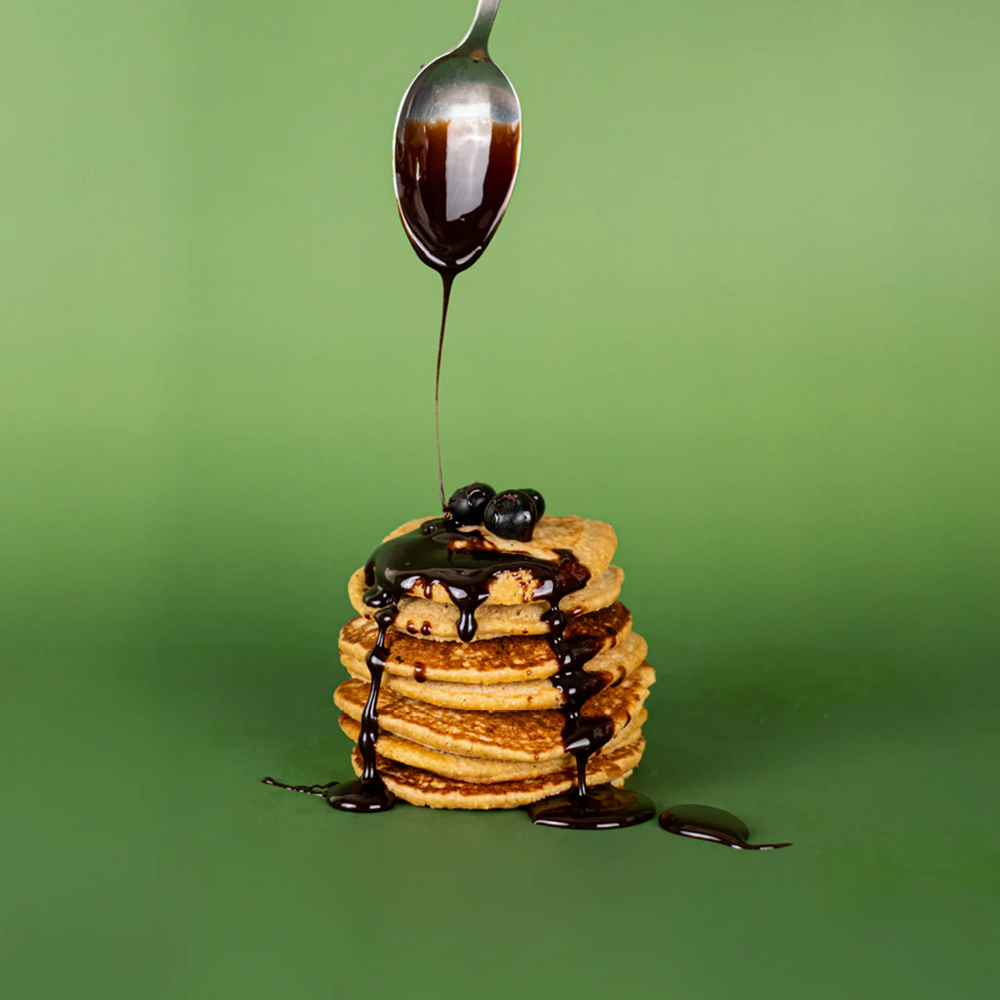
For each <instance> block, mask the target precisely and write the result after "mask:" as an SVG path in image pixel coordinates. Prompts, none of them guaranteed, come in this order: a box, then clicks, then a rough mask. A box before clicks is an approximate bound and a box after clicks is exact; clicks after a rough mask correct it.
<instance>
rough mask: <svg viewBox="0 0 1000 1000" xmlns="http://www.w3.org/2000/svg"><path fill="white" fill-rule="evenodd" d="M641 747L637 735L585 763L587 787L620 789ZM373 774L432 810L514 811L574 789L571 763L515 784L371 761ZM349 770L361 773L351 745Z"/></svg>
mask: <svg viewBox="0 0 1000 1000" xmlns="http://www.w3.org/2000/svg"><path fill="white" fill-rule="evenodd" d="M645 748H646V743H645V740H643V738H642V737H641V736H639V737H638V738H636V739H635V740H632V741H631V742H628V743H624V744H622V745H621V746H617V747H615V748H614V749H613V750H610V751H609V752H607V753H603V752H602V753H597V754H594V756H593V757H591V759H590V760H589V761H587V780H588V782H589V783H590V784H592V785H601V784H606V783H608V782H610V783H611V784H613V785H621V784H622V783H623V782H624V780H625V779H626V778H628V776H629V775H630V774H631V773H632V769H633V768H634V767H636V765H637V764H638V763H639V760H640V759H641V757H642V754H643V751H644V750H645ZM376 763H377V766H378V772H379V774H380V775H381V776H382V779H383V780H384V781H385V783H386V785H387V786H388V788H389V790H390V791H392V792H393V793H394V794H395V795H396V796H398V797H399V798H400V799H402V800H403V801H404V802H409V803H411V804H412V805H415V806H430V807H431V808H432V809H516V808H518V806H526V805H528V804H530V803H532V802H538V801H539V800H540V799H547V798H548V797H549V796H550V795H558V794H560V793H561V792H567V791H569V790H570V789H571V788H573V787H574V786H575V785H576V762H575V761H574V763H573V767H572V768H567V769H565V770H562V771H557V772H555V773H553V774H545V775H542V776H540V777H537V778H525V779H522V780H520V781H502V782H493V783H486V784H481V783H474V782H469V781H455V780H454V779H453V778H442V777H441V776H440V775H437V774H431V772H430V771H422V770H420V769H419V768H416V767H408V766H407V765H406V764H397V763H396V762H395V761H391V760H387V759H386V758H385V757H377V758H376ZM351 764H352V766H353V767H354V772H355V774H357V775H359V776H360V775H361V770H362V765H361V754H360V752H359V751H358V749H357V747H355V749H354V752H353V753H352V754H351Z"/></svg>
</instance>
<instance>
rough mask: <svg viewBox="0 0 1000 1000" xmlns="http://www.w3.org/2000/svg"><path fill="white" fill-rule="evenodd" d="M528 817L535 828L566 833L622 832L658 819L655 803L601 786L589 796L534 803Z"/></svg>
mask: <svg viewBox="0 0 1000 1000" xmlns="http://www.w3.org/2000/svg"><path fill="white" fill-rule="evenodd" d="M528 815H529V816H530V817H531V822H532V823H534V824H535V825H536V826H555V827H559V828H560V829H563V830H621V829H622V828H623V827H626V826H638V824H639V823H645V822H646V821H647V820H651V819H652V818H653V817H654V816H655V815H656V806H655V805H654V804H653V801H652V799H649V798H647V797H646V796H645V795H641V794H640V793H639V792H633V791H630V790H629V789H627V788H615V786H614V785H598V787H597V788H591V789H589V790H588V791H587V793H586V795H584V796H582V797H581V796H580V795H579V794H578V792H564V793H563V794H562V795H553V796H552V797H551V798H548V799H542V801H541V802H532V804H531V805H530V806H528Z"/></svg>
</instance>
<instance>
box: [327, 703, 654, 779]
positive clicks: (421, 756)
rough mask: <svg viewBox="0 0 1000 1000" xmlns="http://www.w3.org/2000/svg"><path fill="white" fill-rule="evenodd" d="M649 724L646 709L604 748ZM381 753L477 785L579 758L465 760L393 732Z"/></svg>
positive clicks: (346, 726)
mask: <svg viewBox="0 0 1000 1000" xmlns="http://www.w3.org/2000/svg"><path fill="white" fill-rule="evenodd" d="M337 721H338V722H339V723H340V728H341V729H342V730H343V731H344V733H345V734H346V735H347V736H349V737H350V738H351V739H352V740H353V741H354V742H355V743H357V742H358V737H359V735H360V733H361V726H360V725H358V723H357V722H355V721H354V719H352V718H351V717H350V716H349V715H341V716H340V718H339V719H338V720H337ZM645 721H646V711H645V709H642V710H640V711H639V712H638V714H636V715H635V716H634V717H633V718H632V720H631V721H630V722H629V723H628V725H626V726H625V728H624V729H622V730H621V731H620V732H618V733H616V734H615V736H614V737H612V739H610V740H609V741H608V742H607V743H606V744H605V745H604V746H603V747H602V748H601V749H602V751H603V752H605V753H610V751H612V750H614V749H615V747H617V746H620V745H621V744H622V743H630V742H632V740H634V739H635V738H636V737H637V736H638V735H639V734H640V733H641V731H642V724H643V723H644V722H645ZM376 749H377V750H378V752H379V753H380V754H381V755H382V756H383V757H385V758H387V759H388V760H393V761H395V762H396V763H397V764H407V765H409V766H410V767H418V768H420V769H421V770H422V771H430V772H431V773H433V774H437V775H440V776H441V777H442V778H454V779H455V780H456V781H471V782H473V783H476V784H490V783H492V782H497V781H520V780H522V779H524V778H539V777H541V776H542V775H545V774H554V773H555V772H556V771H564V770H566V768H569V767H573V766H575V761H576V758H575V757H573V756H572V755H571V754H565V753H564V754H563V756H561V757H554V758H552V759H551V760H539V761H511V760H486V759H484V758H482V757H463V756H462V755H461V754H455V753H446V752H444V751H443V750H434V749H432V748H431V747H425V746H422V745H421V744H420V743H413V742H411V741H410V740H402V739H400V738H399V737H398V736H393V735H391V734H390V733H385V732H382V733H379V738H378V743H377V744H376Z"/></svg>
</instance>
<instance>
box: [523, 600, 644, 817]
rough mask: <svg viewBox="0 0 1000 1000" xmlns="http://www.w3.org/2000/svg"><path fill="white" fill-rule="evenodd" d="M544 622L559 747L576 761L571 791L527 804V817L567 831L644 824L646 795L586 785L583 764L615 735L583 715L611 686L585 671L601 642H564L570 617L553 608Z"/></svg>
mask: <svg viewBox="0 0 1000 1000" xmlns="http://www.w3.org/2000/svg"><path fill="white" fill-rule="evenodd" d="M543 617H544V620H545V621H546V622H548V624H549V628H550V629H551V632H550V634H549V643H550V645H551V646H552V651H553V652H554V653H555V654H556V658H557V659H558V661H559V672H558V673H556V674H554V675H553V677H552V678H551V682H552V685H553V687H555V688H556V689H557V690H558V691H559V692H560V693H561V694H562V696H563V701H564V702H565V705H564V707H563V714H564V715H565V717H566V722H565V724H564V726H563V745H564V746H565V747H566V751H567V752H568V753H571V754H572V755H573V756H574V757H575V758H576V790H575V792H571V793H568V794H566V793H564V794H562V795H554V796H552V797H550V798H548V799H543V800H542V801H541V802H535V803H532V805H530V806H529V807H528V815H529V816H530V817H531V821H532V822H533V823H535V824H537V825H539V826H556V827H561V828H563V829H569V830H614V829H620V828H622V827H626V826H635V825H637V824H639V823H645V822H646V821H647V820H650V819H652V818H653V817H654V816H655V815H656V807H655V806H654V805H653V803H652V802H651V801H650V800H649V799H648V798H646V796H645V795H640V794H638V793H637V792H632V791H628V790H626V789H624V788H615V787H614V786H612V785H600V786H598V787H597V788H589V787H588V785H587V761H588V760H589V759H590V758H591V757H592V756H593V755H594V754H595V753H597V751H598V750H600V749H601V747H603V746H604V745H605V744H606V743H607V742H608V741H609V740H610V739H611V737H612V736H613V735H614V723H613V722H612V720H611V719H609V718H607V717H605V716H602V715H586V716H585V715H584V714H583V707H584V705H585V704H586V703H587V702H588V701H589V700H590V699H591V698H593V697H594V696H595V695H596V694H598V693H599V692H601V691H603V690H604V688H606V687H607V686H608V683H609V681H610V677H609V676H608V675H607V674H604V673H601V672H599V671H588V670H586V669H584V667H585V665H586V664H587V663H588V662H589V661H590V660H592V659H593V658H594V657H595V656H596V655H597V653H598V652H600V649H601V643H600V642H599V641H597V640H595V639H593V638H589V637H586V636H581V637H578V638H574V637H568V636H567V635H566V625H567V624H568V622H569V616H568V615H567V614H566V612H565V611H563V610H562V609H561V608H560V607H559V606H558V604H555V605H553V607H552V609H551V610H550V611H547V612H546V613H545V615H544V616H543Z"/></svg>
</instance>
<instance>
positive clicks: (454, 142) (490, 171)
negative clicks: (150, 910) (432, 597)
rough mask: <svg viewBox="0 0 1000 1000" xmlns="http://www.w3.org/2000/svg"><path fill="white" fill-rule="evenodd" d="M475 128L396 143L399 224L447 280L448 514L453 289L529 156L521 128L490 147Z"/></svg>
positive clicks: (437, 125) (449, 127)
mask: <svg viewBox="0 0 1000 1000" xmlns="http://www.w3.org/2000/svg"><path fill="white" fill-rule="evenodd" d="M470 124H474V123H470V122H469V121H468V120H463V121H460V122H457V123H453V122H450V121H408V122H406V124H405V125H404V126H403V128H402V130H401V131H400V132H399V133H398V134H397V136H396V144H395V150H394V154H393V161H394V167H395V173H396V207H397V208H398V209H399V218H400V220H401V221H402V223H403V228H404V229H405V230H406V235H407V236H408V237H409V238H410V243H411V244H412V245H413V249H414V251H416V254H417V256H418V257H419V258H420V259H421V260H422V261H423V262H424V263H425V264H426V265H427V266H428V267H432V268H433V269H434V270H435V271H437V272H438V273H439V274H440V275H441V281H442V285H443V291H444V294H443V297H442V303H441V331H440V334H439V335H438V350H437V367H436V370H435V374H434V434H435V440H436V442H437V463H438V491H439V493H440V496H441V507H442V509H443V508H444V505H445V495H444V474H443V471H442V466H441V420H440V411H441V407H440V393H441V355H442V353H443V351H444V329H445V323H446V321H447V318H448V300H449V298H450V297H451V285H452V282H453V281H454V280H455V275H456V274H458V273H459V272H461V271H464V270H465V269H466V268H468V267H471V266H472V265H473V264H474V263H475V262H476V261H477V260H478V259H479V257H480V256H481V255H482V253H483V251H484V250H485V249H486V247H487V246H488V245H489V242H490V240H491V239H492V238H493V234H494V233H495V232H496V230H497V227H498V226H499V225H500V220H501V219H502V218H503V214H504V211H505V210H506V208H507V202H508V201H509V200H510V196H511V192H512V191H513V190H514V178H515V177H516V176H517V162H518V158H519V156H520V150H521V126H520V124H505V123H503V122H492V123H489V124H488V126H487V127H488V129H489V133H488V134H489V140H490V141H489V145H488V147H484V145H483V144H482V143H479V142H468V141H466V140H467V138H468V135H467V133H466V134H464V135H463V129H467V128H468V127H469V125H470ZM453 125H454V126H455V127H454V128H453ZM449 133H452V134H451V141H449ZM471 177H481V178H482V186H481V189H480V190H479V194H478V201H475V202H474V203H473V202H472V200H471V199H470V192H469V178H471ZM456 192H460V193H461V197H460V198H459V199H458V200H459V201H460V202H461V206H462V208H463V209H464V211H462V212H460V214H458V215H457V216H456V215H455V214H454V211H455V206H454V203H455V201H456V197H455V194H456Z"/></svg>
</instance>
